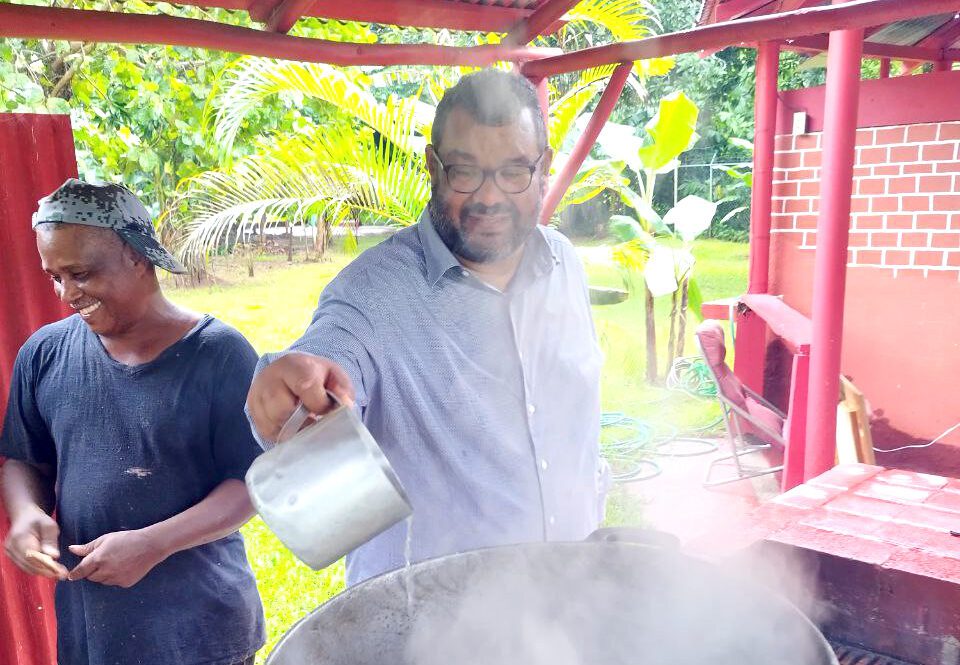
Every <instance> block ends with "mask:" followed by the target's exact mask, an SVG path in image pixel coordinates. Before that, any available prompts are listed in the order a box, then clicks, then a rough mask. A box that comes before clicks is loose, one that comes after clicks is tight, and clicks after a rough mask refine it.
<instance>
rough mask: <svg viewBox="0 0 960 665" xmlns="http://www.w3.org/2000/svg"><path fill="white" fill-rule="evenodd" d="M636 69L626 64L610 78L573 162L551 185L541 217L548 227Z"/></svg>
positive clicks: (570, 161) (565, 167)
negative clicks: (628, 79)
mask: <svg viewBox="0 0 960 665" xmlns="http://www.w3.org/2000/svg"><path fill="white" fill-rule="evenodd" d="M632 68H633V63H632V62H625V63H622V64H621V65H620V66H619V67H617V68H616V69H615V70H613V76H611V77H610V81H609V82H608V83H607V88H606V90H604V91H603V95H601V96H600V101H599V102H598V103H597V108H596V109H594V111H593V115H592V116H590V122H588V123H587V126H586V128H585V129H584V130H583V134H582V135H581V136H580V138H579V140H577V144H576V145H575V146H574V147H573V151H572V152H571V153H570V157H569V159H567V161H566V163H565V164H564V165H563V166H562V167H560V171H559V173H557V174H556V176H554V178H553V182H552V183H550V189H548V190H547V195H546V196H545V197H544V198H543V211H542V212H541V213H540V221H541V223H543V224H546V223H547V222H548V221H550V217H551V216H552V215H553V211H554V210H556V209H557V204H559V203H560V199H562V198H563V195H564V194H565V193H566V191H567V188H568V187H570V183H572V182H573V179H574V178H575V177H576V175H577V172H578V171H579V170H580V166H581V165H582V164H583V160H584V159H586V158H587V155H589V154H590V149H591V148H593V146H594V144H595V143H596V142H597V137H598V136H599V135H600V130H601V129H603V126H604V124H606V122H607V119H608V118H609V117H610V114H611V113H612V112H613V107H614V106H616V105H617V100H618V99H620V93H621V92H623V87H624V86H625V85H626V84H627V77H629V76H630V70H631V69H632Z"/></svg>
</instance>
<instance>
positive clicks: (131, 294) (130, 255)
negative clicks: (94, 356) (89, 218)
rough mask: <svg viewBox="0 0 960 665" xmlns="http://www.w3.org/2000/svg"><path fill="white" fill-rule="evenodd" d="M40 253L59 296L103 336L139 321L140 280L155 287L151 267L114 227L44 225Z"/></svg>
mask: <svg viewBox="0 0 960 665" xmlns="http://www.w3.org/2000/svg"><path fill="white" fill-rule="evenodd" d="M37 250H38V251H39V252H40V258H41V261H42V265H43V270H44V272H46V273H47V275H49V276H50V279H51V281H52V282H53V285H54V289H55V290H56V292H57V296H58V297H59V298H60V299H61V300H62V301H63V302H64V303H65V304H66V305H68V306H69V307H70V308H71V309H73V310H74V311H76V312H78V313H79V314H80V316H82V317H83V319H84V321H86V322H87V324H88V325H89V326H90V328H91V329H92V330H93V331H94V332H95V333H97V334H100V335H109V334H111V333H112V334H116V333H119V332H121V331H122V330H124V329H125V328H127V327H129V326H130V325H132V322H134V321H136V320H137V319H138V318H139V316H138V312H137V310H138V309H139V308H138V306H137V304H138V303H140V302H142V301H143V298H142V292H143V286H142V285H140V280H138V279H136V278H137V277H143V278H144V279H146V280H147V281H148V282H149V281H153V283H154V284H156V274H155V272H154V270H153V266H152V265H150V264H149V263H148V262H147V261H146V259H145V258H144V257H142V256H138V255H137V254H136V252H135V251H134V250H133V249H132V248H131V247H130V246H129V245H127V244H125V243H124V242H123V241H122V240H121V239H120V236H118V235H117V234H116V233H114V232H113V231H112V230H110V229H103V228H97V227H91V226H80V225H76V224H58V223H42V224H39V225H38V226H37ZM131 278H133V279H131Z"/></svg>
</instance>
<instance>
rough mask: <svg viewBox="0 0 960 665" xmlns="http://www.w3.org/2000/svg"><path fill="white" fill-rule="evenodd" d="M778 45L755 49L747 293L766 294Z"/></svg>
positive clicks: (771, 43) (768, 268)
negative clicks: (751, 188)
mask: <svg viewBox="0 0 960 665" xmlns="http://www.w3.org/2000/svg"><path fill="white" fill-rule="evenodd" d="M779 69H780V47H779V45H777V44H776V43H775V42H761V43H760V45H759V47H758V49H757V69H756V100H755V102H754V125H755V130H754V134H753V193H752V194H751V198H750V277H749V281H748V286H747V293H767V289H768V282H769V274H770V218H771V217H770V216H771V213H772V212H773V162H774V156H775V147H774V138H775V134H776V128H777V74H778V72H779Z"/></svg>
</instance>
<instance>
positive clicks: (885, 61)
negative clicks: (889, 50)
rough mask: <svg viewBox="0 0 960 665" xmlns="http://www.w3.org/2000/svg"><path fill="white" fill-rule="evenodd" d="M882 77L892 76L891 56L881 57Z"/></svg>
mask: <svg viewBox="0 0 960 665" xmlns="http://www.w3.org/2000/svg"><path fill="white" fill-rule="evenodd" d="M880 78H882V79H888V78H890V58H880Z"/></svg>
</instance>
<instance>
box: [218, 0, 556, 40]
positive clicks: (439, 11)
mask: <svg viewBox="0 0 960 665" xmlns="http://www.w3.org/2000/svg"><path fill="white" fill-rule="evenodd" d="M216 1H218V2H228V1H230V0H216ZM278 4H279V3H277V2H275V1H273V0H266V1H265V2H263V4H256V3H254V4H251V6H250V17H251V18H253V19H254V20H257V21H261V22H264V23H266V22H267V21H268V20H269V19H270V15H271V13H273V11H274V10H275V9H276V7H277V5H278ZM532 14H533V10H531V9H518V8H516V7H499V6H492V5H475V4H469V3H467V2H452V1H451V0H416V1H415V2H399V1H395V0H356V1H354V2H344V0H313V2H312V3H310V6H309V7H308V8H307V9H306V11H304V13H303V16H312V17H316V18H328V19H334V20H337V21H357V22H359V23H380V24H385V25H402V26H410V27H414V28H446V29H448V30H467V31H477V32H507V31H508V30H510V29H511V28H513V27H514V26H515V25H517V23H518V22H519V21H521V20H523V19H525V18H527V17H529V16H530V15H532ZM562 25H563V24H562V22H557V23H554V24H552V25H550V26H549V27H548V29H547V33H551V32H555V31H556V30H558V29H559V28H560V26H562Z"/></svg>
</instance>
